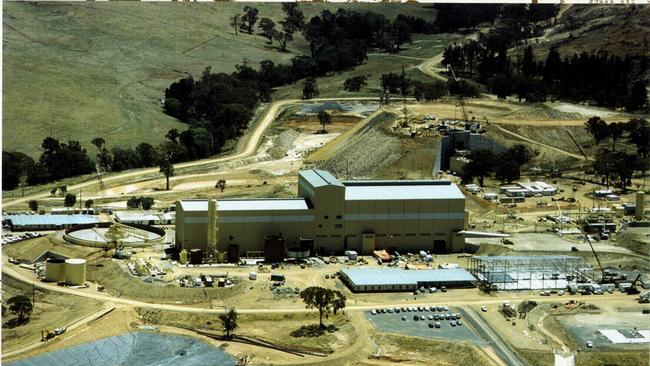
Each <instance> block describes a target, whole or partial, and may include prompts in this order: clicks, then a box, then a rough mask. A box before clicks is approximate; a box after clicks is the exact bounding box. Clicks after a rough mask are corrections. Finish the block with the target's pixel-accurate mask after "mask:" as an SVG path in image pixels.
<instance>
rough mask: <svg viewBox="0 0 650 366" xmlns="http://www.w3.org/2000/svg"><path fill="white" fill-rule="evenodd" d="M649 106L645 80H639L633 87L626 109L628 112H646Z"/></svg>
mask: <svg viewBox="0 0 650 366" xmlns="http://www.w3.org/2000/svg"><path fill="white" fill-rule="evenodd" d="M647 105H648V90H647V88H646V82H645V80H637V81H635V82H634V84H633V85H632V88H631V90H630V95H629V97H628V98H627V105H626V106H625V109H626V110H627V111H628V112H635V111H640V110H644V109H645V107H646V106H647Z"/></svg>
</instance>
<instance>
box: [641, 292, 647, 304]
mask: <svg viewBox="0 0 650 366" xmlns="http://www.w3.org/2000/svg"><path fill="white" fill-rule="evenodd" d="M647 303H650V291H646V292H644V293H643V295H641V296H639V304H647Z"/></svg>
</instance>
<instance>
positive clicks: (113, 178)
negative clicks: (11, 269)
mask: <svg viewBox="0 0 650 366" xmlns="http://www.w3.org/2000/svg"><path fill="white" fill-rule="evenodd" d="M340 100H346V101H355V100H359V101H362V100H377V98H376V97H350V98H316V99H310V100H309V101H303V100H300V99H283V100H278V101H275V102H273V103H271V104H269V106H268V107H267V108H266V110H265V111H264V113H263V114H262V115H261V116H260V117H259V118H258V121H257V123H256V124H255V126H254V127H253V130H252V131H251V132H250V133H249V134H247V135H244V136H242V138H240V139H239V142H238V143H237V148H236V149H235V152H233V153H232V154H228V155H225V156H219V157H215V158H209V159H203V160H195V161H189V162H185V163H178V164H174V169H176V170H178V169H182V168H190V167H197V166H201V165H207V164H214V163H223V162H227V161H233V160H241V159H244V158H247V157H249V156H251V155H253V154H254V153H255V152H256V151H257V148H258V147H259V145H260V143H261V141H262V137H263V136H264V133H265V132H266V130H267V129H268V128H269V126H270V125H271V123H273V121H275V117H276V116H277V114H278V112H279V111H280V110H281V109H282V108H284V107H286V106H288V105H290V104H295V103H301V102H322V101H340ZM158 172H159V170H158V168H157V167H155V168H144V169H137V170H133V171H129V172H126V173H117V174H110V175H105V176H103V177H102V180H103V182H104V184H107V183H112V182H119V181H121V180H125V179H128V178H134V177H138V176H141V175H144V174H156V173H158ZM95 184H97V181H96V180H95V179H92V178H89V179H88V180H86V181H85V182H82V183H78V184H74V185H71V186H68V191H77V190H79V189H81V188H84V187H88V186H92V185H95ZM50 188H51V187H49V188H48V187H44V188H43V189H44V191H43V192H41V193H35V194H31V195H28V196H25V197H21V198H18V199H13V200H5V201H4V202H3V203H2V205H3V207H11V206H15V205H19V204H22V203H25V202H28V201H30V200H36V199H42V198H48V197H50V192H49V190H50Z"/></svg>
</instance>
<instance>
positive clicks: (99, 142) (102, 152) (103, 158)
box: [91, 137, 112, 172]
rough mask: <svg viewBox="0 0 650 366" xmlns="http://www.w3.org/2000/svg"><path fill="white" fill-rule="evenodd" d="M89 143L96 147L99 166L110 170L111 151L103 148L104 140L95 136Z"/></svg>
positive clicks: (104, 169)
mask: <svg viewBox="0 0 650 366" xmlns="http://www.w3.org/2000/svg"><path fill="white" fill-rule="evenodd" d="M91 143H92V144H93V145H95V146H96V147H97V162H98V164H99V166H100V168H101V169H102V170H103V171H105V172H107V171H110V170H111V162H112V159H111V153H110V152H109V151H108V149H106V148H105V145H106V140H104V139H103V138H101V137H95V138H94V139H93V140H92V141H91Z"/></svg>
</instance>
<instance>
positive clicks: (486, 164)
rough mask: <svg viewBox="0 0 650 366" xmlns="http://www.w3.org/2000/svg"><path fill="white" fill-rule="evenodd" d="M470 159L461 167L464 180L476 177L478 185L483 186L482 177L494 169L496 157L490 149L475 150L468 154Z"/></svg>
mask: <svg viewBox="0 0 650 366" xmlns="http://www.w3.org/2000/svg"><path fill="white" fill-rule="evenodd" d="M469 159H470V161H469V162H468V163H467V164H465V166H464V167H463V172H462V174H463V178H464V180H467V179H469V180H472V179H474V178H475V177H478V181H479V185H480V186H481V187H483V179H484V178H485V177H486V176H488V175H490V173H492V172H493V171H494V166H495V162H496V157H495V155H494V153H493V152H492V151H490V150H477V151H472V152H471V153H470V154H469Z"/></svg>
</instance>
